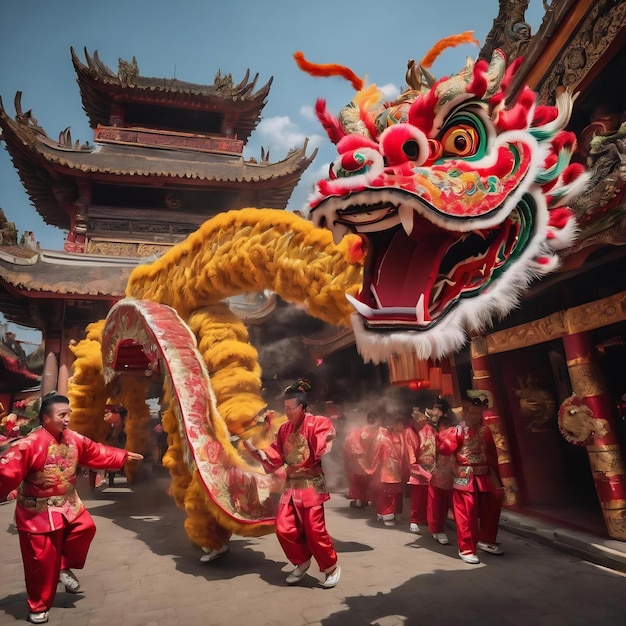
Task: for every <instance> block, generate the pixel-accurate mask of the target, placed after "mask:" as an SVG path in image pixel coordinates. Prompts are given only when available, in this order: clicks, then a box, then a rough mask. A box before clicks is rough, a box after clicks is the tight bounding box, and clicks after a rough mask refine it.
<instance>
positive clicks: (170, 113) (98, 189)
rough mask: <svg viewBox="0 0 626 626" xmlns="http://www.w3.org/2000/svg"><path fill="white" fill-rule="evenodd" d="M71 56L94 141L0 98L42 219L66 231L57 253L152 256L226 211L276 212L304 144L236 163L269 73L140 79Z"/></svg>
mask: <svg viewBox="0 0 626 626" xmlns="http://www.w3.org/2000/svg"><path fill="white" fill-rule="evenodd" d="M85 56H86V64H85V63H82V62H81V61H80V60H79V59H78V57H77V56H76V54H75V52H74V50H73V49H72V61H73V64H74V67H75V70H76V73H77V80H78V84H79V88H80V93H81V97H82V100H83V108H84V109H85V111H86V113H87V115H88V117H89V119H90V122H91V125H92V128H93V131H94V138H93V139H94V143H89V142H85V143H82V144H81V143H80V142H73V141H72V137H71V133H70V129H69V127H68V128H66V129H65V130H63V131H61V132H60V133H59V135H58V137H57V138H51V137H49V136H48V135H47V133H46V131H45V130H44V129H43V128H42V127H41V126H39V124H38V123H37V120H36V118H35V117H34V116H33V114H32V111H31V110H28V111H26V112H23V110H22V102H21V101H22V94H21V92H18V93H17V95H16V97H15V118H14V119H13V118H11V117H10V116H9V114H8V113H7V111H6V110H5V108H4V105H3V104H2V101H1V100H0V130H1V131H2V138H3V140H4V142H5V144H6V147H7V150H8V152H9V154H10V155H11V158H12V160H13V163H14V165H15V168H16V169H17V171H18V174H19V176H20V178H21V180H22V183H23V184H24V187H25V189H26V192H27V193H28V195H29V196H30V198H31V200H32V202H33V204H34V205H35V207H36V209H37V211H38V212H39V213H40V214H41V216H42V217H43V219H44V221H45V222H46V223H48V224H50V225H53V226H57V227H59V228H62V229H66V230H68V231H69V235H68V241H67V242H66V250H68V251H70V252H81V253H82V252H89V253H95V254H117V255H127V256H151V255H152V254H158V253H163V252H164V251H165V250H166V249H167V247H169V246H171V245H173V244H176V243H178V242H179V241H181V240H182V239H184V238H185V237H186V236H187V235H188V234H189V233H191V232H193V231H194V230H196V229H197V228H198V226H199V225H200V224H202V223H203V222H204V221H206V220H207V219H210V218H211V217H213V216H215V215H216V214H218V213H220V212H223V211H228V210H231V209H238V208H243V207H246V206H255V207H259V208H274V209H284V208H285V207H286V205H287V203H288V201H289V198H290V196H291V194H292V192H293V189H294V188H295V186H296V184H297V183H298V181H299V180H300V177H301V176H302V174H303V172H304V171H305V170H306V168H307V167H308V166H309V165H310V164H311V162H312V160H313V159H314V158H315V155H316V153H317V151H314V152H313V154H312V155H311V156H307V155H306V148H307V142H306V141H305V142H304V145H303V146H302V147H300V148H294V149H292V150H291V151H290V152H289V153H288V154H287V155H286V157H285V158H284V159H282V160H281V161H278V162H275V163H270V161H269V154H265V153H264V151H263V152H262V155H261V158H260V159H259V160H258V161H257V160H256V159H253V158H250V159H244V158H243V149H244V146H245V143H246V141H247V139H248V137H249V135H250V133H251V132H252V131H253V130H254V128H255V127H256V126H257V124H258V122H259V120H260V115H261V111H262V109H263V107H264V106H265V101H266V97H267V95H268V93H269V88H270V86H271V83H272V80H270V81H268V82H267V83H266V84H265V85H264V86H262V87H261V88H259V89H257V90H256V91H255V86H256V82H257V78H258V77H255V78H254V79H252V80H249V71H248V72H247V73H246V76H245V77H244V79H243V80H242V81H241V82H240V83H238V84H235V83H234V81H233V79H232V77H231V76H230V75H222V74H221V73H220V72H218V73H217V75H216V77H215V79H214V82H213V84H211V85H197V84H193V83H187V82H183V81H180V80H177V79H159V78H147V77H142V76H140V74H139V70H138V67H137V63H136V61H135V59H134V58H133V61H132V62H131V63H128V62H126V61H123V60H121V59H120V62H119V71H118V73H117V74H115V73H114V72H113V71H112V70H111V69H109V68H108V67H107V66H106V65H105V64H104V63H103V62H102V61H101V60H100V59H99V57H98V53H97V52H95V53H94V55H93V56H90V55H89V54H88V53H87V52H86V51H85Z"/></svg>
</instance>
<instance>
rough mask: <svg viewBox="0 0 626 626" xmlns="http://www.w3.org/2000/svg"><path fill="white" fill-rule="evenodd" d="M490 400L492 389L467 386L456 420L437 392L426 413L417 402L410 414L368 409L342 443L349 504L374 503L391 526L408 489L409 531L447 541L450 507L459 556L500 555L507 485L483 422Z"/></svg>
mask: <svg viewBox="0 0 626 626" xmlns="http://www.w3.org/2000/svg"><path fill="white" fill-rule="evenodd" d="M490 404H491V395H490V394H489V392H486V391H480V390H468V391H467V392H466V395H465V397H464V398H463V403H462V414H461V416H460V419H459V420H457V419H456V417H455V415H454V414H453V412H452V411H451V409H450V405H449V403H448V402H447V401H446V399H445V398H441V397H439V398H437V400H436V402H435V403H434V405H433V407H432V408H430V409H427V410H426V411H424V412H422V411H421V410H420V409H419V408H418V407H414V408H413V412H412V414H411V417H410V419H405V418H403V417H401V416H398V415H393V414H385V415H383V416H379V415H376V414H374V413H368V414H367V417H366V423H365V424H363V425H358V426H355V427H353V428H351V429H350V430H349V431H348V433H347V435H346V438H345V441H344V446H343V451H344V459H345V470H346V475H347V478H348V497H349V498H350V500H351V502H350V506H352V507H354V508H357V509H364V508H367V507H371V508H372V509H373V511H374V512H375V515H376V520H377V521H378V522H382V524H384V525H385V526H395V525H396V523H397V522H399V521H401V520H402V519H403V515H402V513H403V505H404V500H405V495H409V496H410V503H411V504H410V507H411V510H410V522H409V530H410V532H412V533H415V534H422V533H425V532H428V533H430V534H431V535H432V537H433V539H434V540H435V541H438V542H439V543H440V544H442V545H447V544H449V543H450V540H449V538H448V535H447V534H446V520H447V519H448V517H449V516H450V513H452V517H453V519H454V523H455V526H456V532H457V544H458V553H459V557H460V558H461V559H462V560H463V561H464V562H466V563H470V564H477V563H480V559H479V558H478V555H477V551H478V550H482V551H484V552H489V553H491V554H502V553H503V550H502V547H501V546H500V545H499V544H498V543H497V542H496V536H497V532H498V523H499V519H500V512H501V509H502V503H503V500H504V491H503V488H502V482H501V480H500V474H499V470H498V458H497V452H496V446H495V443H494V440H493V436H492V434H491V430H490V429H489V427H488V426H485V425H484V424H483V423H482V417H483V410H485V409H487V408H488V407H489V406H490Z"/></svg>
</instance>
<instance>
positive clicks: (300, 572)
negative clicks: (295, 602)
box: [285, 559, 311, 585]
mask: <svg viewBox="0 0 626 626" xmlns="http://www.w3.org/2000/svg"><path fill="white" fill-rule="evenodd" d="M309 567H311V559H309V560H308V561H305V562H304V563H301V564H300V565H298V566H297V567H296V569H294V570H293V571H292V572H291V574H289V576H287V578H286V579H285V582H286V583H287V584H288V585H297V584H298V583H299V582H300V581H301V580H302V579H303V578H304V575H305V574H306V573H307V570H308V569H309Z"/></svg>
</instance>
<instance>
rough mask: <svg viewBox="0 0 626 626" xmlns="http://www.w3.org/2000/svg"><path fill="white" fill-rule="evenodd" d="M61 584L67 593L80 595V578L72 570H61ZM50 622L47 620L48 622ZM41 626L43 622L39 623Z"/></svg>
mask: <svg viewBox="0 0 626 626" xmlns="http://www.w3.org/2000/svg"><path fill="white" fill-rule="evenodd" d="M59 582H61V583H62V584H63V585H65V591H67V592H68V593H78V591H79V589H80V582H78V578H76V576H75V575H74V572H72V570H71V569H64V570H61V573H60V574H59ZM47 621H48V620H47V619H46V622H47ZM39 623H40V624H41V623H43V622H39Z"/></svg>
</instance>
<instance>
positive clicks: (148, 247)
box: [137, 243, 172, 257]
mask: <svg viewBox="0 0 626 626" xmlns="http://www.w3.org/2000/svg"><path fill="white" fill-rule="evenodd" d="M171 248H172V246H162V245H157V244H154V243H140V244H139V245H138V246H137V256H141V257H144V256H153V255H156V256H159V257H160V256H163V255H164V254H165V253H166V252H167V251H168V250H171Z"/></svg>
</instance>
